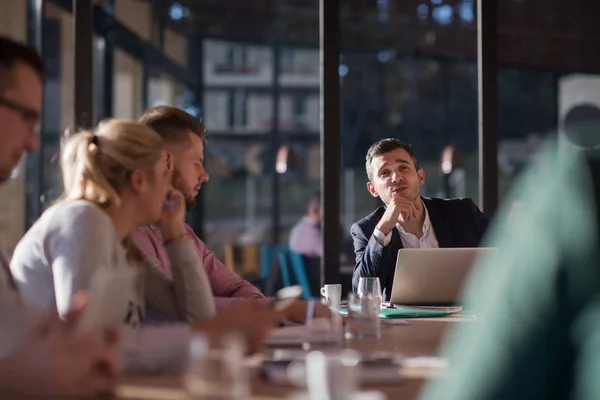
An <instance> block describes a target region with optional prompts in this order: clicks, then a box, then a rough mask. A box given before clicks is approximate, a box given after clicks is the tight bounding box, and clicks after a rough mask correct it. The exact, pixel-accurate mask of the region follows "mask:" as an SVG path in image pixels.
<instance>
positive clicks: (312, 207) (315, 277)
mask: <svg viewBox="0 0 600 400" xmlns="http://www.w3.org/2000/svg"><path fill="white" fill-rule="evenodd" d="M322 246H323V234H322V231H321V194H320V193H319V192H317V193H315V194H313V195H312V196H311V198H310V200H309V201H308V207H307V210H306V214H305V215H304V216H302V218H301V219H300V221H298V222H297V223H296V225H294V227H293V228H292V231H291V232H290V249H291V250H292V251H293V252H295V253H298V254H301V255H302V261H303V263H304V267H305V269H306V275H307V277H308V282H309V284H310V290H311V294H312V296H319V293H320V290H321V257H322V254H323V249H322Z"/></svg>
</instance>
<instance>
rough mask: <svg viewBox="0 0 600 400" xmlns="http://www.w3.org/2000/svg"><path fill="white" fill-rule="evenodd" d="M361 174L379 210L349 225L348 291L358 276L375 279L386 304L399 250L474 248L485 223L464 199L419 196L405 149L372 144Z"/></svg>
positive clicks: (418, 177)
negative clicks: (351, 261)
mask: <svg viewBox="0 0 600 400" xmlns="http://www.w3.org/2000/svg"><path fill="white" fill-rule="evenodd" d="M366 170H367V177H368V178H369V181H368V182H367V190H368V191H369V193H370V194H371V195H372V196H373V197H378V198H380V199H381V201H382V202H383V203H384V205H383V206H381V207H379V208H378V209H377V210H375V211H373V212H372V213H371V214H369V215H367V216H366V217H364V218H363V219H361V220H360V221H358V222H355V223H354V224H353V225H352V228H351V234H352V239H353V242H354V254H355V258H356V264H355V267H354V273H353V275H352V287H353V290H354V291H356V289H357V287H358V281H359V279H360V278H361V277H378V278H379V279H380V281H381V286H382V289H383V290H384V300H386V301H389V296H391V293H392V284H393V282H394V274H395V269H396V258H397V255H398V251H399V250H400V249H401V248H440V247H442V248H444V247H477V246H479V243H480V242H481V239H482V237H483V234H484V232H485V229H486V226H487V218H486V217H485V216H484V215H483V213H482V212H481V211H480V210H479V208H477V206H476V205H475V203H473V201H472V200H471V199H468V198H465V199H448V200H444V199H437V198H426V197H421V186H422V185H423V184H424V183H425V171H423V169H422V168H420V167H419V161H418V160H417V156H416V154H415V152H414V151H413V149H412V147H411V146H410V145H409V144H406V143H403V142H401V141H400V140H398V139H383V140H380V141H379V142H377V143H375V144H373V145H372V146H371V147H370V148H369V151H368V152H367V156H366Z"/></svg>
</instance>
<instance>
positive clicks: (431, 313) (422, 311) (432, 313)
mask: <svg viewBox="0 0 600 400" xmlns="http://www.w3.org/2000/svg"><path fill="white" fill-rule="evenodd" d="M340 314H342V315H348V309H347V308H346V307H344V308H341V309H340ZM452 314H455V313H454V312H452V311H448V309H446V308H442V309H435V308H418V307H406V306H395V307H394V308H382V309H381V311H380V312H379V318H382V319H393V318H433V317H446V316H448V315H452Z"/></svg>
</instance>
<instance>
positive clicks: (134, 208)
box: [10, 121, 215, 326]
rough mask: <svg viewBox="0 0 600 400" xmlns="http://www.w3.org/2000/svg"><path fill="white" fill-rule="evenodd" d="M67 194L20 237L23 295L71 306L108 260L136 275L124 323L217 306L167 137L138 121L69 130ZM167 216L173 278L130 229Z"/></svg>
mask: <svg viewBox="0 0 600 400" xmlns="http://www.w3.org/2000/svg"><path fill="white" fill-rule="evenodd" d="M61 167H62V174H63V184H64V194H63V197H62V199H61V200H60V201H59V202H58V203H57V204H55V205H54V206H52V207H50V208H49V209H48V210H47V211H46V212H45V213H44V214H43V215H42V216H41V218H40V219H39V220H38V221H37V222H36V223H35V224H34V225H33V226H32V227H31V229H30V230H29V231H28V232H27V233H26V234H25V236H24V237H23V239H22V240H21V241H20V243H19V244H18V245H17V247H16V249H15V252H14V255H13V259H12V261H11V266H10V267H11V270H12V272H13V276H14V278H15V281H16V282H17V285H18V287H19V290H20V292H21V294H22V295H23V296H24V297H25V298H27V299H28V300H29V302H30V303H32V304H33V305H34V306H36V307H37V308H39V309H41V310H46V311H58V313H59V314H60V315H65V313H67V312H68V310H69V306H70V302H71V298H72V296H73V295H74V294H75V293H76V292H77V291H79V290H82V289H83V290H85V289H89V287H90V282H91V279H92V277H93V276H94V274H95V273H96V272H98V271H99V270H101V269H108V270H110V271H111V273H114V274H116V275H117V276H118V275H119V274H122V275H123V276H126V274H127V272H132V271H134V272H135V273H136V274H137V285H136V289H137V290H132V291H131V294H130V298H129V308H128V309H126V310H123V316H124V319H123V320H124V322H125V323H126V324H128V325H131V326H137V325H138V324H139V323H140V321H141V320H143V319H144V318H145V317H146V316H147V315H148V316H150V317H152V318H154V319H158V320H161V321H189V322H194V321H202V320H206V319H209V318H211V317H212V316H213V315H214V313H215V308H214V301H213V299H212V293H211V289H210V285H209V283H208V279H207V277H206V275H205V273H204V271H203V269H201V268H196V267H195V265H196V264H197V263H198V262H199V260H198V259H197V256H196V254H195V252H194V247H193V242H192V241H191V240H189V238H188V237H187V235H186V233H185V232H186V230H185V227H184V218H183V215H184V212H185V205H184V201H183V197H182V195H181V194H180V193H178V192H177V191H175V190H173V189H172V187H171V184H170V181H171V169H172V168H171V161H170V156H169V154H168V153H166V152H165V151H164V150H163V143H162V140H161V139H160V137H159V136H158V135H157V134H156V133H154V132H153V131H152V130H150V129H149V128H146V127H144V126H142V125H139V124H136V123H133V122H123V121H110V122H106V123H103V124H101V125H100V126H99V127H98V129H97V130H96V131H95V132H81V133H77V134H75V135H73V136H72V137H70V138H67V139H66V141H65V143H64V148H63V152H62V157H61ZM159 220H160V221H161V223H160V224H159V225H158V226H159V228H160V230H161V231H162V233H163V235H164V237H165V244H166V246H167V247H168V249H169V256H170V257H171V260H172V262H173V264H174V266H175V269H174V274H173V280H172V281H171V280H170V279H168V278H167V277H166V276H165V275H164V273H162V272H161V270H160V269H158V268H157V267H156V266H154V265H153V264H152V262H151V261H150V260H149V258H148V257H146V256H145V255H144V254H143V253H142V252H141V251H140V250H139V249H137V248H136V247H135V246H134V245H133V244H132V242H130V241H129V239H128V235H129V234H130V232H131V231H132V230H133V229H135V228H136V227H138V226H143V225H146V224H148V223H154V222H156V221H159Z"/></svg>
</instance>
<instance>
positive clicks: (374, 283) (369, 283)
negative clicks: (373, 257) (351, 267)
mask: <svg viewBox="0 0 600 400" xmlns="http://www.w3.org/2000/svg"><path fill="white" fill-rule="evenodd" d="M357 293H358V295H359V296H364V295H367V294H370V295H372V296H373V297H377V298H379V299H380V300H379V303H380V304H381V302H382V301H383V295H382V292H381V283H380V282H379V278H360V279H359V280H358V290H357Z"/></svg>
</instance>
